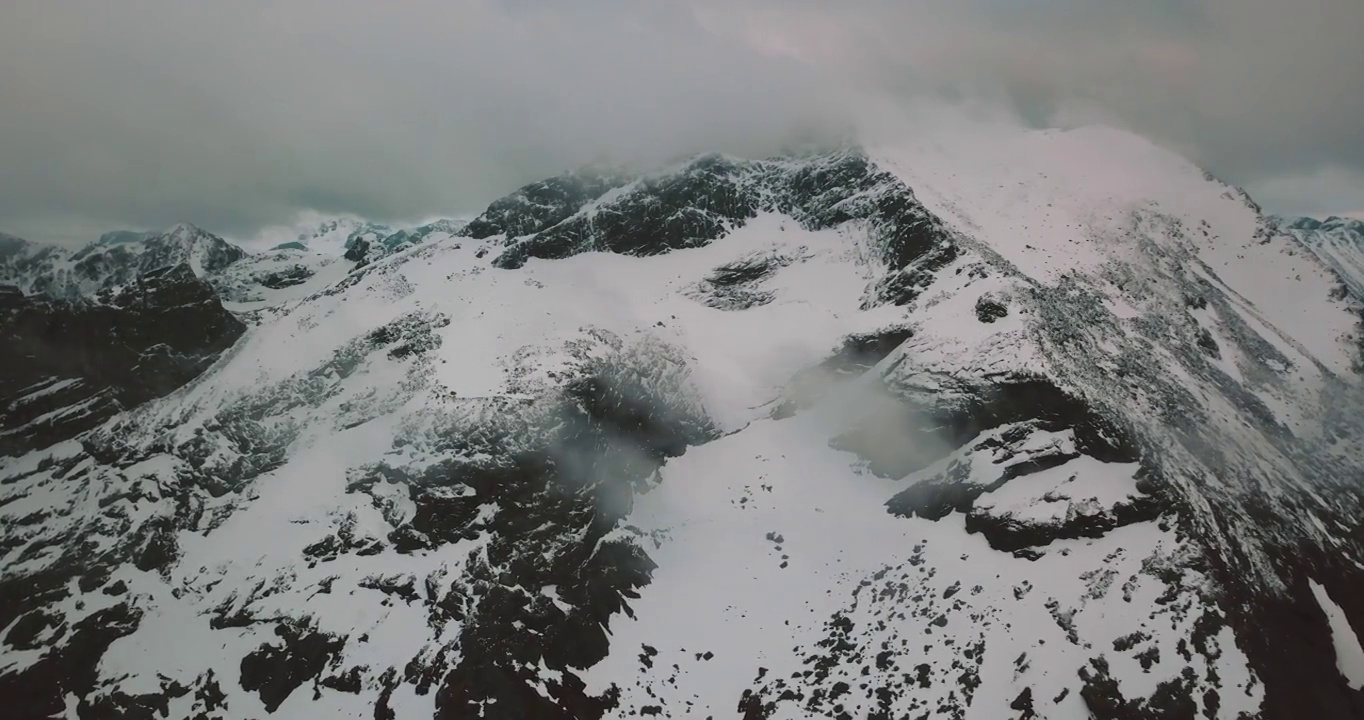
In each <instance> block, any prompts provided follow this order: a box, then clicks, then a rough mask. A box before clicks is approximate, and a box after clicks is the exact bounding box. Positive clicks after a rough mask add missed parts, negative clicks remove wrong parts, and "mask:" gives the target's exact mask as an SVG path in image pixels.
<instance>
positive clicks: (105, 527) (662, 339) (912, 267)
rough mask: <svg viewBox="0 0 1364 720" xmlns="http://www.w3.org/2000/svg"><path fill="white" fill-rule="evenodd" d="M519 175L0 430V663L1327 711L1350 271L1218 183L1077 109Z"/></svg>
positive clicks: (301, 702) (583, 708)
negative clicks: (941, 133)
mask: <svg viewBox="0 0 1364 720" xmlns="http://www.w3.org/2000/svg"><path fill="white" fill-rule="evenodd" d="M1113 168H1121V169H1122V172H1113ZM552 180H553V179H550V180H547V181H545V182H546V183H549V184H548V185H542V184H532V185H529V186H527V188H530V190H527V189H526V188H523V189H522V190H518V191H515V192H513V193H512V194H511V195H509V196H508V198H509V199H508V198H504V200H506V201H505V202H503V201H497V202H495V203H493V204H492V205H490V208H489V213H486V215H487V217H480V218H476V219H475V220H473V221H471V222H470V223H469V224H467V225H464V226H462V227H460V228H454V230H455V231H454V232H450V230H451V229H452V228H449V227H447V228H444V229H442V230H440V231H439V232H433V233H431V234H430V235H429V236H428V237H427V238H425V239H424V240H423V241H420V242H416V243H403V244H402V247H401V250H402V252H398V253H395V254H391V255H388V256H386V257H382V258H378V259H377V260H375V261H371V262H367V263H360V267H358V268H355V269H353V270H349V269H347V270H346V271H345V272H344V273H338V274H336V275H335V276H331V277H327V278H319V279H317V280H316V281H310V282H315V283H316V284H313V285H309V284H307V283H304V284H300V285H298V286H294V287H295V288H296V289H297V290H298V293H299V294H298V296H297V297H295V298H294V299H292V300H291V301H290V302H289V303H287V304H285V305H280V306H276V307H273V308H271V309H269V310H268V311H262V312H261V313H260V314H259V315H258V316H257V317H256V318H255V321H254V322H253V323H252V324H251V326H250V327H249V328H247V329H246V331H245V333H244V334H243V335H242V337H241V339H240V340H238V341H237V342H236V343H235V344H233V346H232V347H231V348H230V349H228V350H226V351H225V352H224V353H223V354H222V355H221V356H219V357H218V359H217V360H216V362H215V363H214V364H213V365H212V367H209V368H208V369H207V370H205V371H204V372H203V374H202V375H199V376H198V377H197V378H195V379H193V380H190V381H189V382H188V383H187V384H185V385H183V386H182V387H180V388H179V389H177V390H175V391H174V392H173V393H172V394H171V395H169V396H167V397H165V398H163V399H161V400H156V401H152V402H149V403H147V404H145V405H142V406H140V407H138V408H136V409H133V410H131V411H129V412H125V413H123V414H121V415H119V416H117V417H115V418H112V419H111V420H109V422H108V423H106V424H104V425H103V426H101V427H98V428H95V429H94V430H92V431H91V432H88V433H86V434H84V435H82V436H81V437H79V438H78V439H76V440H72V441H68V442H65V443H62V444H59V445H56V446H53V447H51V448H47V449H44V450H41V451H37V452H33V453H29V454H26V455H23V456H22V457H19V458H16V459H14V460H13V461H11V462H9V463H7V464H6V466H4V468H3V469H2V470H0V480H3V484H0V492H3V493H5V494H4V495H2V496H0V514H3V515H4V516H5V517H6V519H7V522H8V521H11V520H19V519H22V518H30V517H37V519H34V520H29V521H27V522H22V523H17V524H6V526H5V530H4V531H3V532H4V534H3V535H0V540H3V542H0V548H5V552H6V553H7V554H6V557H7V561H8V562H14V563H15V564H13V565H11V566H10V567H11V568H12V569H11V570H8V571H7V572H6V573H5V575H4V576H0V631H3V632H5V633H6V635H5V636H4V638H5V642H6V646H5V647H6V652H5V656H4V657H5V658H6V659H7V663H8V664H2V665H0V697H3V698H4V699H5V700H6V702H7V703H8V704H9V706H10V707H13V708H19V709H20V710H19V711H20V712H21V713H22V712H25V711H28V712H30V713H31V714H32V715H33V716H39V715H40V714H41V713H44V712H50V711H56V710H59V709H60V708H61V706H62V705H63V703H64V702H71V703H75V704H76V706H77V714H78V715H81V716H90V717H94V716H97V715H98V714H99V713H104V714H110V713H113V714H123V715H128V714H132V713H135V712H153V711H154V709H158V708H166V712H169V713H171V714H174V715H176V716H185V717H205V718H209V717H222V718H230V717H246V716H260V715H261V714H262V713H264V714H269V713H276V712H278V713H280V714H282V715H286V716H290V717H301V716H309V715H317V716H335V715H336V714H340V713H362V714H365V715H369V714H373V715H375V716H376V717H409V716H413V717H424V716H427V715H432V716H436V717H470V716H477V717H507V718H519V717H564V718H568V717H577V718H582V717H623V716H630V715H672V716H685V715H691V714H701V715H703V716H704V715H715V716H725V715H729V716H734V715H739V716H742V717H745V718H773V719H775V718H787V717H810V716H817V717H843V716H868V717H901V716H906V717H917V716H920V715H924V714H930V715H931V714H936V715H940V716H944V717H962V718H965V717H977V716H985V717H1014V716H1018V717H1076V718H1082V717H1101V718H1137V717H1156V716H1162V717H1163V716H1173V717H1196V716H1206V717H1226V718H1237V717H1242V716H1250V717H1255V716H1260V717H1267V718H1277V717H1296V716H1303V715H1306V716H1313V717H1351V716H1357V715H1358V714H1359V713H1360V711H1361V705H1360V698H1359V693H1358V690H1357V687H1356V686H1355V685H1353V684H1352V683H1354V682H1356V681H1355V679H1354V678H1353V676H1352V675H1351V673H1353V670H1352V669H1351V668H1349V667H1348V666H1346V665H1342V663H1343V662H1346V661H1345V660H1342V659H1341V658H1340V657H1337V655H1336V652H1334V651H1329V650H1328V649H1329V648H1332V647H1343V648H1345V649H1346V650H1349V649H1350V648H1351V647H1352V646H1351V645H1350V640H1351V639H1352V637H1351V633H1352V631H1351V629H1350V626H1351V625H1353V626H1354V627H1364V606H1361V605H1360V601H1359V600H1358V599H1357V598H1355V596H1354V594H1352V592H1351V590H1350V588H1352V587H1357V586H1358V583H1359V582H1360V581H1361V579H1364V578H1361V575H1362V574H1364V570H1361V568H1364V565H1360V564H1359V563H1360V562H1361V561H1364V548H1362V547H1361V546H1360V543H1359V540H1358V538H1359V537H1360V535H1359V522H1360V520H1359V519H1358V518H1357V517H1355V515H1357V513H1352V512H1351V511H1350V509H1351V508H1357V507H1359V505H1360V502H1361V497H1360V490H1359V488H1358V487H1357V479H1358V477H1360V471H1361V468H1360V466H1359V462H1358V457H1360V453H1359V450H1360V449H1361V443H1362V442H1364V439H1362V438H1361V433H1360V428H1359V422H1358V417H1359V416H1358V414H1357V412H1358V410H1359V409H1360V408H1361V407H1364V403H1361V402H1360V377H1359V375H1358V370H1357V368H1358V362H1357V361H1358V353H1359V351H1360V344H1359V341H1358V337H1359V336H1358V335H1355V334H1354V333H1356V332H1357V329H1356V325H1355V323H1356V320H1357V317H1358V315H1357V313H1358V310H1359V307H1360V306H1359V303H1358V301H1357V300H1355V299H1353V298H1351V297H1349V296H1347V295H1345V294H1340V293H1336V292H1335V288H1336V287H1338V286H1339V284H1340V282H1341V279H1340V276H1339V273H1338V271H1336V270H1334V269H1333V268H1332V267H1330V265H1329V264H1328V263H1326V262H1324V261H1323V260H1322V259H1321V258H1320V257H1319V256H1318V255H1317V254H1315V253H1313V252H1310V251H1309V250H1308V249H1307V248H1306V247H1304V245H1303V244H1302V240H1301V239H1300V238H1298V237H1297V236H1295V235H1294V234H1293V233H1292V232H1289V231H1286V230H1282V229H1281V228H1280V227H1279V226H1278V225H1277V224H1275V223H1274V222H1272V221H1271V220H1269V219H1266V218H1265V217H1263V216H1262V214H1261V213H1260V211H1259V209H1258V208H1257V207H1256V206H1255V205H1254V203H1253V201H1250V200H1249V199H1248V197H1246V196H1245V195H1244V193H1239V192H1237V191H1236V190H1235V189H1234V188H1232V187H1230V186H1227V185H1225V184H1223V183H1220V182H1218V181H1216V180H1215V179H1212V178H1209V177H1208V176H1206V174H1205V173H1203V172H1202V171H1201V170H1199V169H1198V168H1196V167H1195V166H1193V165H1192V164H1190V163H1187V162H1186V161H1184V160H1183V159H1181V158H1177V157H1174V156H1171V155H1170V154H1168V153H1165V152H1164V151H1162V150H1160V149H1159V148H1156V147H1154V146H1152V145H1150V144H1149V143H1146V142H1144V141H1141V140H1139V139H1136V138H1132V137H1130V136H1126V135H1123V134H1121V133H1116V131H1109V130H1099V129H1085V130H1082V131H1077V132H1069V133H1056V132H1045V133H1043V132H1037V133H1015V134H1009V135H1001V134H993V133H991V134H984V135H980V136H967V137H963V138H961V139H959V140H954V139H951V138H948V139H942V138H934V139H932V141H931V142H930V141H925V142H923V143H921V144H920V143H909V144H902V145H893V146H877V145H869V146H867V148H866V149H865V150H855V149H850V148H844V149H841V150H832V151H825V152H821V153H811V154H807V155H803V156H801V157H798V158H777V159H771V160H766V161H747V160H742V161H741V160H738V159H734V158H726V157H724V156H717V155H710V156H701V157H699V158H696V159H693V160H691V161H688V162H686V163H683V164H681V165H680V166H678V167H676V168H673V169H671V170H663V171H659V172H658V173H655V174H646V175H644V176H641V177H637V178H633V179H628V181H627V180H625V179H621V178H616V179H613V180H611V181H609V182H606V181H603V182H600V183H597V184H590V186H589V187H586V188H583V187H582V186H579V185H573V184H572V183H569V184H563V183H560V184H558V185H556V184H555V183H554V182H551V181H552ZM612 183H615V184H612ZM603 185H611V186H610V187H606V188H605V189H601V186H603ZM598 190H600V192H598ZM570 206H571V207H570ZM570 210H571V212H570ZM518 213H519V214H518ZM357 245H358V244H357ZM74 481H80V482H82V483H84V484H87V485H88V486H89V487H91V488H92V492H94V493H96V494H97V496H98V497H99V501H98V502H97V505H98V506H99V509H98V510H96V511H93V512H90V511H83V510H82V509H81V508H82V507H84V505H83V504H82V503H84V500H83V499H82V496H78V495H77V494H75V492H74V491H73V490H71V489H70V488H71V487H72V485H73V482H74ZM35 513H46V514H45V515H41V516H37V515H35ZM72 547H81V548H92V549H98V551H97V552H77V551H75V550H71V549H68V548H72ZM721 586H723V589H722V588H721ZM78 605H79V607H77V606H78ZM1340 618H1344V620H1343V621H1342V620H1340ZM1341 622H1344V623H1345V624H1344V625H1343V626H1342V625H1341V624H1340V623H1341ZM1354 634H1355V635H1357V633H1354ZM169 637H175V638H176V639H177V642H175V643H167V642H165V638H169ZM1353 640H1354V644H1355V646H1357V645H1358V639H1357V637H1353ZM1333 643H1335V644H1334V645H1333ZM219 648H222V649H221V650H219ZM1341 657H1346V656H1345V655H1342V656H1341ZM309 690H311V692H310V691H309ZM68 697H69V698H71V699H70V700H64V699H65V698H68Z"/></svg>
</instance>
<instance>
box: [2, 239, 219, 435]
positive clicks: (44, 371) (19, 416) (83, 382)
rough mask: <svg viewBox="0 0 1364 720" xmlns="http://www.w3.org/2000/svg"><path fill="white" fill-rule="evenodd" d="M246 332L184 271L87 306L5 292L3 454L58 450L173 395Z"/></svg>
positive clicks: (142, 279)
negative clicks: (56, 447)
mask: <svg viewBox="0 0 1364 720" xmlns="http://www.w3.org/2000/svg"><path fill="white" fill-rule="evenodd" d="M244 330H245V326H244V325H242V323H241V322H239V321H238V320H237V319H236V318H234V317H233V316H232V315H231V313H229V312H227V310H225V309H223V306H222V304H221V303H220V302H219V300H218V297H217V296H216V295H215V294H214V293H213V290H212V288H210V287H209V286H208V285H207V284H205V283H204V282H202V281H201V280H199V279H198V278H196V277H195V276H194V273H193V272H192V271H190V269H189V267H188V266H186V265H176V266H172V267H169V268H161V269H158V270H154V271H152V272H150V273H147V274H145V275H142V276H139V277H137V278H136V279H134V280H132V281H131V282H129V283H128V284H127V285H126V286H123V287H121V288H119V291H118V292H116V293H115V292H110V291H105V292H103V293H101V294H99V295H97V296H96V297H94V298H89V299H73V300H56V299H51V298H46V297H43V296H36V295H24V294H23V293H22V292H20V291H19V290H18V288H15V287H13V286H0V337H3V339H4V341H3V343H0V365H3V367H4V368H5V369H4V372H3V373H0V407H2V408H3V409H4V413H3V421H0V454H4V455H11V456H13V455H18V454H22V453H24V452H27V451H30V450H33V449H37V448H44V447H48V446H51V445H53V444H55V443H57V442H59V441H62V440H66V439H68V438H71V437H74V436H75V435H77V434H79V433H81V432H84V431H86V430H89V429H91V428H94V427H97V426H98V425H100V424H101V423H103V422H104V421H105V420H108V419H109V418H110V417H112V416H114V415H116V414H117V413H119V412H120V411H122V410H125V409H129V408H132V407H135V406H137V405H140V404H142V403H143V402H146V401H147V400H151V399H153V398H157V397H161V396H163V395H166V394H167V393H170V392H171V391H173V390H175V389H176V388H178V387H180V386H181V385H184V384H185V383H186V382H188V381H189V380H191V379H192V378H194V377H195V376H197V375H198V374H199V373H201V372H203V371H204V369H205V368H207V367H208V366H209V365H210V364H212V363H213V361H214V360H215V359H216V358H217V357H218V355H219V354H220V353H222V351H223V350H226V349H227V348H228V347H230V346H231V345H232V343H233V342H235V341H236V340H237V338H239V337H241V335H242V332H243V331H244Z"/></svg>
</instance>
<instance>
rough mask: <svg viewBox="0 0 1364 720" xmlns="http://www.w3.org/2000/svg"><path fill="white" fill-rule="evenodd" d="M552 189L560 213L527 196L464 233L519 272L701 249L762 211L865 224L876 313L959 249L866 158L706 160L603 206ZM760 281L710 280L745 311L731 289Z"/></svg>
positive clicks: (643, 181) (593, 196)
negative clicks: (591, 256)
mask: <svg viewBox="0 0 1364 720" xmlns="http://www.w3.org/2000/svg"><path fill="white" fill-rule="evenodd" d="M547 182H548V181H547ZM536 187H538V186H536ZM553 187H554V188H558V191H557V192H554V193H553V194H552V197H553V202H552V203H551V204H550V205H548V207H549V208H551V209H552V211H550V210H547V209H546V207H547V206H546V205H543V204H540V203H537V202H531V201H529V200H528V199H526V196H525V195H524V193H526V192H527V191H526V190H525V189H523V190H522V191H519V192H518V193H517V194H515V195H512V196H510V197H509V198H507V199H504V200H502V201H498V203H494V206H493V207H492V208H490V209H489V211H488V212H487V213H485V214H484V216H481V217H480V218H478V219H476V220H474V221H473V222H471V223H470V224H469V225H468V227H466V228H465V229H464V234H466V235H468V236H469V237H473V238H475V239H482V238H485V237H492V236H494V235H501V236H502V237H503V239H504V243H505V244H506V249H505V250H503V251H502V253H501V255H499V256H498V257H497V258H496V259H495V260H494V263H493V264H494V265H496V266H498V267H501V268H518V267H521V266H522V265H524V264H525V263H526V262H527V261H528V260H530V259H531V258H541V259H555V258H565V257H570V256H573V255H577V254H579V253H584V252H590V251H597V252H613V253H620V254H624V255H660V254H663V253H667V252H671V251H674V250H681V249H685V248H690V247H700V246H703V245H706V244H708V243H710V242H712V241H714V240H716V239H718V238H720V237H723V236H724V235H726V234H727V233H729V232H731V231H732V230H734V229H735V228H738V227H742V226H743V225H744V224H746V223H747V222H748V221H750V220H752V219H753V218H754V217H756V216H757V215H758V213H760V212H777V213H782V214H784V215H787V216H790V217H791V218H794V219H795V220H796V221H797V222H799V223H800V224H801V226H802V227H804V228H805V229H807V230H824V229H829V228H834V227H838V226H840V225H842V224H844V223H848V222H854V221H857V222H861V223H865V224H866V226H867V228H868V230H869V234H870V236H871V237H870V239H871V242H872V244H873V246H874V247H875V249H876V252H877V254H878V255H879V256H880V257H879V260H880V261H881V262H883V263H884V264H885V265H886V267H887V268H888V270H889V272H887V273H885V274H884V276H883V277H882V279H881V280H880V281H879V282H878V284H877V286H876V287H875V288H874V289H873V291H872V293H871V294H870V295H869V296H868V298H867V300H866V302H867V303H868V304H880V303H892V304H896V305H907V304H909V303H910V302H912V301H913V300H914V299H915V298H916V297H918V295H919V294H920V293H921V292H922V291H923V290H924V289H925V288H926V287H927V285H928V284H929V283H930V282H931V281H932V278H933V273H934V272H935V271H936V270H938V269H941V268H942V267H944V266H945V265H947V264H948V263H950V262H951V261H952V260H953V259H955V258H956V257H957V255H958V252H959V249H958V247H957V244H956V242H955V241H954V239H953V238H952V236H951V234H950V233H948V232H947V230H946V229H945V228H944V227H943V226H942V224H941V223H940V222H939V221H938V220H937V218H935V217H933V215H932V214H931V213H929V212H928V211H927V210H926V209H925V208H924V207H923V206H922V205H921V204H920V203H919V202H918V201H917V200H916V199H915V197H914V194H913V192H912V191H911V190H910V188H908V187H907V186H905V185H904V183H902V182H901V181H900V180H898V179H897V178H895V177H894V176H893V175H891V174H890V173H888V172H886V171H885V170H883V169H881V168H879V167H877V166H876V164H875V163H873V162H872V161H871V160H870V159H868V158H867V156H866V155H865V154H864V153H863V152H862V151H861V150H858V149H842V150H835V151H830V152H825V153H820V154H815V155H812V156H810V157H802V158H798V159H793V158H780V159H774V160H762V161H752V160H741V159H738V158H732V157H728V156H724V155H718V154H712V155H703V156H701V157H698V158H696V159H693V160H692V161H690V162H688V163H687V164H686V165H684V166H682V167H680V168H677V169H674V170H673V171H671V172H667V173H663V174H659V175H649V176H644V177H641V178H639V179H636V180H634V181H633V182H631V183H629V184H626V185H623V186H622V187H620V188H618V189H616V191H615V192H613V193H610V194H609V195H606V196H604V197H603V196H602V194H603V193H605V190H606V189H607V188H606V187H605V186H604V184H597V185H588V186H579V185H572V187H574V188H583V187H585V188H588V189H581V191H579V192H576V193H570V192H567V191H565V190H563V188H562V187H560V185H559V184H555V185H553ZM589 190H590V191H589ZM544 192H548V190H544ZM575 203H576V205H575ZM570 208H572V212H570V211H569V210H570ZM751 274H752V273H751V270H750V271H743V270H740V271H739V272H738V273H737V274H736V273H735V272H733V271H729V272H727V271H725V269H723V268H722V269H719V271H718V274H717V276H716V277H714V278H712V279H711V280H710V283H711V285H712V286H714V287H718V288H721V289H720V291H719V292H718V293H716V295H717V296H718V298H720V299H719V300H718V302H719V303H722V304H732V303H733V302H734V299H733V298H735V297H736V296H737V299H738V304H739V305H740V306H744V305H750V306H751V305H752V304H754V303H755V302H756V303H760V302H761V294H760V293H756V294H755V293H753V292H744V291H743V288H742V287H740V288H739V289H738V291H736V290H733V289H728V288H729V287H733V286H740V285H743V284H748V283H751V281H752V280H754V279H756V277H748V275H751Z"/></svg>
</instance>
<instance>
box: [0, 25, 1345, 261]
mask: <svg viewBox="0 0 1364 720" xmlns="http://www.w3.org/2000/svg"><path fill="white" fill-rule="evenodd" d="M1135 5H1137V4H1134V3H1117V2H1099V1H1098V0H1044V1H1043V2H1038V3H1029V4H1027V11H1026V12H1025V11H1023V10H1021V9H1018V8H1019V7H1020V5H1019V4H1017V3H1007V2H1004V0H965V1H963V2H955V3H948V2H944V1H941V0H910V1H908V2H872V1H870V0H869V1H867V2H852V3H836V4H835V3H816V2H807V1H805V0H792V1H791V2H775V1H772V2H767V1H754V2H743V3H735V2H710V1H709V0H695V1H688V2H675V3H667V4H665V3H638V2H624V1H623V0H621V1H611V0H599V1H593V2H583V3H572V4H569V3H549V2H531V1H530V0H520V1H518V2H511V1H508V2H490V1H475V0H461V1H456V2H429V1H425V0H411V1H408V2H402V3H391V4H384V5H379V4H376V3H370V2H353V1H346V0H341V1H337V2H318V1H314V0H298V1H294V2H289V3H274V2H263V1H256V0H244V1H242V2H233V3H171V2H136V1H133V0H130V1H129V2H120V3H103V2H101V3H95V2H77V1H74V0H73V1H69V2H29V1H28V0H19V1H17V2H13V3H8V4H6V5H5V7H4V8H2V9H0V68H4V71H3V72H0V99H3V102H4V108H5V109H4V112H0V228H3V229H5V230H7V231H9V232H14V233H16V234H19V235H24V236H29V237H34V238H50V239H58V240H70V241H83V240H88V239H90V238H92V237H95V236H96V235H97V234H98V232H99V231H100V230H104V229H108V228H110V227H116V226H126V227H135V228H142V227H160V226H165V225H169V224H172V223H174V222H177V221H180V220H189V221H193V222H196V223H198V224H201V225H204V226H205V227H208V228H211V229H213V230H215V231H218V232H222V233H227V234H229V235H235V236H248V235H250V234H252V233H254V232H256V231H257V230H259V229H260V228H261V227H263V226H267V225H274V224H281V223H287V222H289V221H290V220H291V219H292V218H293V217H295V216H296V215H297V214H298V213H299V212H300V211H301V210H305V209H312V210H316V211H320V212H324V213H352V214H356V215H360V216H364V217H368V218H371V219H375V220H380V221H395V220H407V219H415V218H421V217H426V216H432V215H440V214H460V213H468V212H474V211H477V209H478V208H480V207H481V206H482V205H483V204H486V202H488V201H489V200H491V199H493V198H495V197H497V196H498V195H500V194H502V193H505V192H506V191H508V190H509V189H511V188H513V187H515V186H517V185H519V184H521V183H524V182H527V181H530V180H533V179H536V178H539V177H543V176H545V175H549V174H553V173H555V172H558V171H560V170H563V169H565V168H568V167H572V166H575V165H579V164H582V163H584V162H588V161H593V160H603V159H604V160H608V161H613V162H656V161H660V160H663V159H666V158H668V157H671V156H674V155H678V154H683V153H689V152H695V151H699V150H706V149H718V150H724V151H730V152H735V153H739V154H763V153H766V152H771V151H774V150H776V149H778V147H779V146H780V144H781V143H782V142H784V141H785V140H786V139H788V138H790V137H791V136H792V135H793V133H797V132H813V133H815V134H819V133H822V132H835V131H837V130H838V129H840V128H842V127H843V126H844V125H845V124H846V123H848V122H850V121H852V120H853V119H854V118H855V116H856V112H857V108H859V107H861V102H862V101H863V100H865V99H868V98H875V99H877V100H882V99H885V98H890V99H893V100H894V101H895V102H897V103H901V104H904V105H906V106H910V107H912V106H913V105H914V104H915V103H926V102H942V101H944V100H947V101H954V100H955V101H971V102H985V103H993V104H994V105H997V106H998V108H999V109H1000V110H1001V111H1002V112H1009V113H1013V114H1016V115H1017V117H1018V118H1019V119H1020V121H1021V122H1028V123H1031V124H1034V125H1053V124H1063V125H1064V124H1068V123H1073V122H1080V121H1087V120H1091V119H1100V120H1103V121H1107V122H1113V123H1116V124H1121V125H1125V126H1127V127H1130V128H1132V129H1134V130H1136V131H1138V132H1141V133H1143V134H1145V135H1148V136H1150V137H1152V138H1153V139H1156V140H1157V141H1159V142H1163V143H1166V144H1169V145H1171V146H1172V147H1175V148H1176V149H1178V150H1180V151H1182V152H1185V153H1187V154H1189V155H1190V156H1191V157H1193V158H1194V159H1196V160H1198V161H1199V162H1202V163H1204V164H1205V165H1207V166H1208V167H1210V168H1211V169H1213V170H1214V171H1215V172H1217V173H1219V174H1221V175H1223V176H1224V177H1227V178H1228V179H1230V180H1232V181H1234V182H1238V183H1241V184H1243V185H1246V186H1247V187H1248V188H1249V189H1250V190H1251V192H1252V194H1256V195H1257V196H1259V197H1260V199H1261V200H1262V202H1263V203H1264V204H1266V205H1267V207H1268V208H1269V209H1271V210H1276V211H1282V212H1304V213H1318V214H1321V213H1332V212H1335V213H1346V212H1352V211H1356V212H1357V211H1360V210H1364V138H1361V128H1364V53H1361V52H1359V44H1358V40H1357V35H1358V32H1359V28H1361V27H1364V3H1360V2H1358V0H1302V1H1301V2H1297V3H1277V2H1271V1H1270V0H1190V1H1189V2H1174V1H1173V0H1160V1H1159V2H1152V3H1142V4H1140V7H1135ZM1127 6H1133V7H1127Z"/></svg>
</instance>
